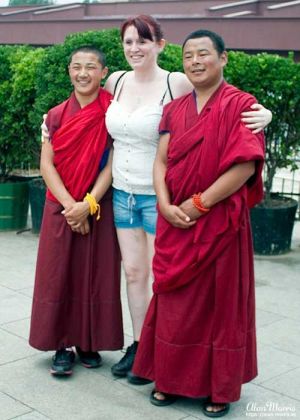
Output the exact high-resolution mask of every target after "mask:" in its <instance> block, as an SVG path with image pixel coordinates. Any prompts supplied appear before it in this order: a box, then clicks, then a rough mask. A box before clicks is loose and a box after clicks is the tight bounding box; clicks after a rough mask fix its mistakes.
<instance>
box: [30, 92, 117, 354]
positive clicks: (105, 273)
mask: <svg viewBox="0 0 300 420" xmlns="http://www.w3.org/2000/svg"><path fill="white" fill-rule="evenodd" d="M111 98H112V96H111V95H110V94H109V93H107V92H106V91H104V90H103V89H100V91H99V97H98V98H97V99H96V100H95V101H94V102H93V103H91V104H89V105H87V106H86V107H84V108H82V109H81V108H80V105H79V103H78V102H77V100H76V97H75V95H74V94H72V95H71V97H70V98H69V99H68V100H67V101H65V102H63V103H62V104H60V105H58V106H57V107H55V108H53V109H51V110H50V111H49V113H48V118H47V126H48V128H49V132H50V136H51V142H52V146H53V151H54V164H55V166H56V169H57V171H58V173H59V175H60V177H61V179H62V180H63V182H64V183H65V185H66V187H67V189H68V191H69V192H70V194H71V195H72V196H73V197H74V198H75V199H76V200H81V199H82V198H83V197H84V196H85V194H86V192H88V191H89V189H90V187H91V186H92V185H93V183H94V182H95V180H96V178H97V176H98V174H99V170H100V163H101V161H102V160H103V158H104V156H105V154H107V153H108V149H109V147H110V146H111V145H110V144H109V142H108V141H107V130H106V127H105V124H104V116H105V112H106V109H107V107H108V106H109V104H110V100H111ZM100 204H101V218H100V220H99V221H96V216H95V215H94V216H93V217H89V224H90V233H89V234H87V235H81V234H78V233H74V232H73V231H72V230H71V228H70V227H69V225H68V224H67V222H66V220H65V217H64V216H63V215H62V214H61V211H62V210H63V207H62V206H61V204H60V203H58V201H57V200H56V198H55V197H54V196H53V195H52V193H51V192H50V191H49V190H48V192H47V199H46V203H45V208H44V215H43V221H42V226H41V233H40V241H39V249H38V257H37V265H36V276H35V287H34V296H33V305H32V317H31V328H30V338H29V343H30V345H31V346H33V347H35V348H37V349H39V350H58V349H60V348H65V347H71V346H79V347H80V348H81V349H82V350H83V351H98V350H117V349H121V348H122V347H123V327H122V308H121V300H120V251H119V247H118V241H117V236H116V232H115V227H114V222H113V210H112V192H111V189H109V190H108V191H107V193H106V194H105V195H104V197H103V198H102V199H101V202H100Z"/></svg>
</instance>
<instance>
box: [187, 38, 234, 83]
mask: <svg viewBox="0 0 300 420" xmlns="http://www.w3.org/2000/svg"><path fill="white" fill-rule="evenodd" d="M226 63H227V54H226V52H223V53H222V54H220V55H219V53H218V51H217V50H216V48H215V46H214V44H213V42H212V40H211V39H210V38H208V37H203V38H195V39H189V40H188V41H187V43H186V44H185V46H184V49H183V68H184V72H185V74H186V76H187V77H188V79H189V80H190V82H191V83H192V84H193V85H194V87H195V88H201V89H203V88H205V89H206V88H212V87H214V86H217V85H218V84H219V83H220V80H221V78H222V76H223V68H224V66H225V65H226Z"/></svg>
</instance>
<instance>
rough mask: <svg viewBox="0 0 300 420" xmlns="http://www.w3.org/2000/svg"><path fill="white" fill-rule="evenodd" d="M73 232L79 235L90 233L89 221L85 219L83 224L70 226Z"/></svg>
mask: <svg viewBox="0 0 300 420" xmlns="http://www.w3.org/2000/svg"><path fill="white" fill-rule="evenodd" d="M70 227H71V229H72V231H73V232H77V233H80V234H81V235H87V234H88V233H89V231H90V225H89V221H88V220H87V219H86V220H84V221H83V222H80V223H77V224H76V225H70Z"/></svg>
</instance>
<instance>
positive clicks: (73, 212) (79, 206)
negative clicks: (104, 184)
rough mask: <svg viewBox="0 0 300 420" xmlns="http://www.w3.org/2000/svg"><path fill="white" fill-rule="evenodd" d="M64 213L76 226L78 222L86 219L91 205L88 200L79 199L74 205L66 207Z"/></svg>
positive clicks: (71, 224) (71, 223) (70, 223)
mask: <svg viewBox="0 0 300 420" xmlns="http://www.w3.org/2000/svg"><path fill="white" fill-rule="evenodd" d="M62 214H63V215H64V216H65V218H66V220H67V223H68V224H69V225H70V226H75V225H77V224H78V223H82V222H83V221H85V220H86V219H87V217H88V215H89V214H90V206H89V203H87V202H86V201H77V202H76V203H73V205H72V206H70V207H68V208H67V209H64V210H63V211H62Z"/></svg>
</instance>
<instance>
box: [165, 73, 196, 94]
mask: <svg viewBox="0 0 300 420" xmlns="http://www.w3.org/2000/svg"><path fill="white" fill-rule="evenodd" d="M169 85H170V89H171V92H172V96H173V98H174V99H175V98H179V97H180V96H183V95H187V94H188V93H191V92H192V90H193V85H192V84H191V82H190V81H189V80H188V78H187V77H186V75H185V74H184V73H181V72H179V71H176V72H172V73H170V75H169Z"/></svg>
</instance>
